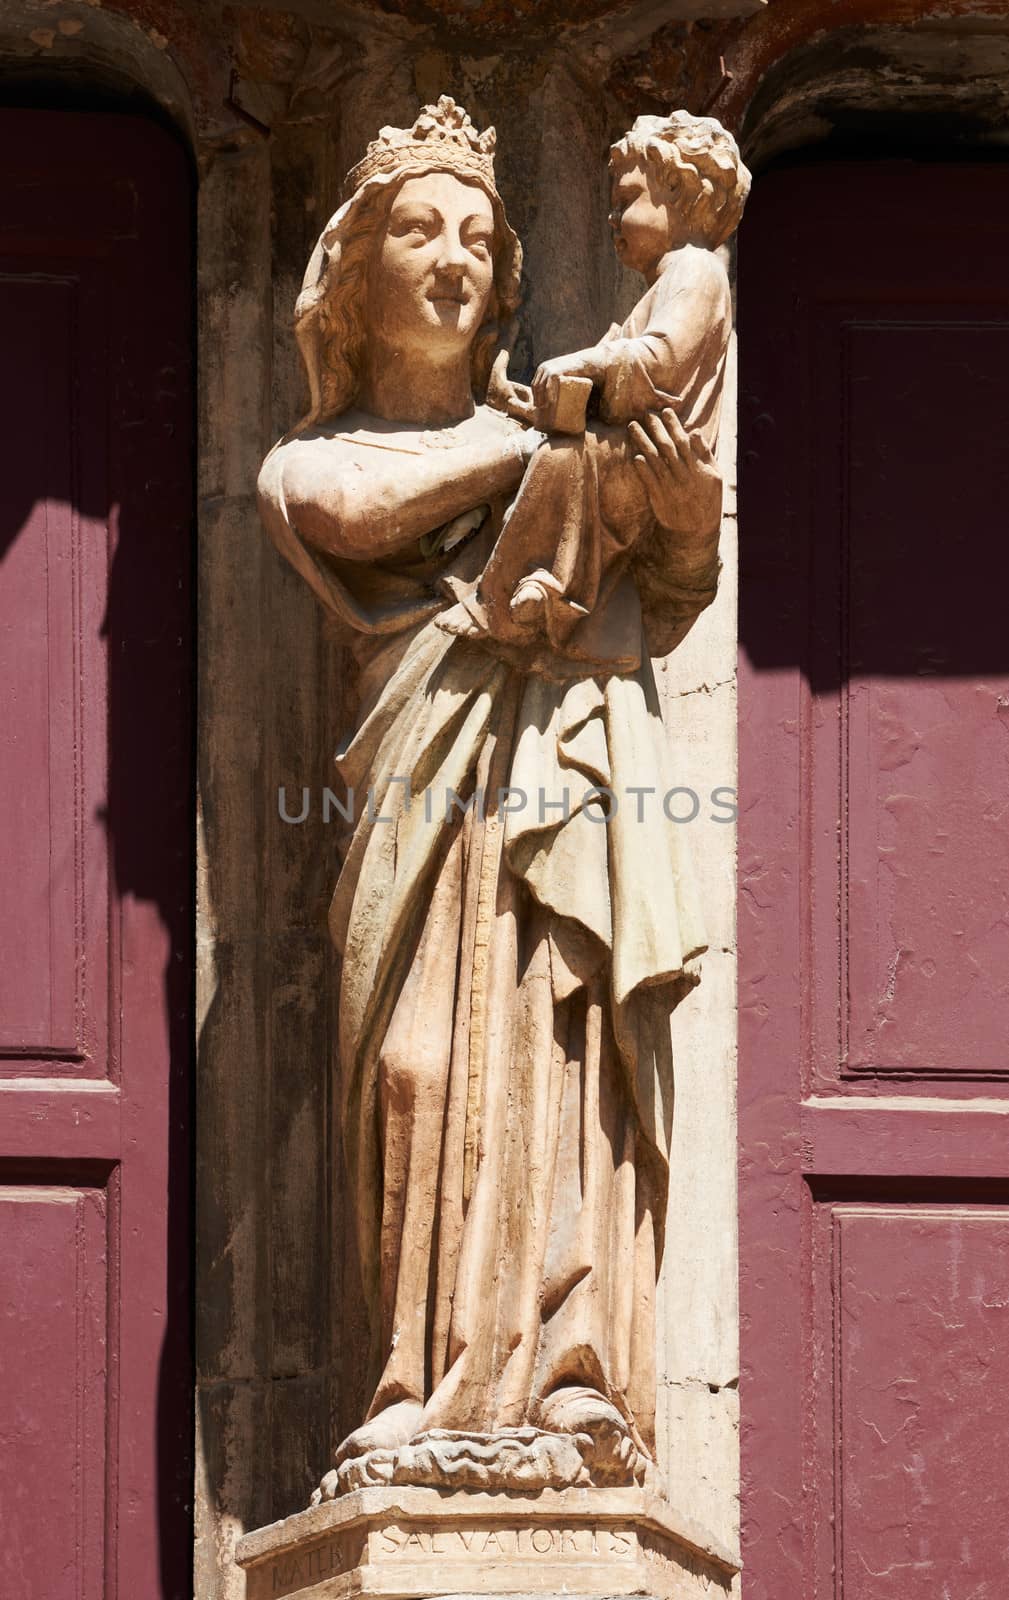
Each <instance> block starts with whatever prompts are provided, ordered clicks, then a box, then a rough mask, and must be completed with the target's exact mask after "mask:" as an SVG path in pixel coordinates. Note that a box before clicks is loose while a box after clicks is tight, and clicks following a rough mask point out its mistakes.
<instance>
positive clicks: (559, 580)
mask: <svg viewBox="0 0 1009 1600" xmlns="http://www.w3.org/2000/svg"><path fill="white" fill-rule="evenodd" d="M610 176H611V186H612V205H613V208H612V211H611V214H610V226H611V228H612V230H613V236H614V244H615V247H616V251H617V255H618V257H619V259H620V261H621V262H622V263H623V265H625V266H628V267H633V268H634V269H635V270H636V271H638V272H640V273H641V274H642V276H643V277H644V278H645V280H646V281H647V283H648V289H647V292H646V293H645V294H644V295H643V296H642V298H641V299H640V300H639V301H638V303H637V304H636V305H635V307H634V309H633V310H632V312H631V314H630V316H629V317H628V318H627V320H626V321H625V322H624V323H623V325H622V326H620V327H617V326H616V325H614V327H613V328H611V330H610V332H609V333H608V334H607V335H606V337H605V338H604V339H603V340H602V342H601V343H599V344H597V345H593V346H592V347H591V348H590V349H587V350H578V351H575V353H574V354H572V355H567V356H559V357H557V358H555V359H554V360H552V361H547V362H544V364H543V365H542V366H541V367H540V368H539V369H538V371H537V373H536V375H535V377H534V379H533V383H532V389H531V392H530V391H529V390H528V389H526V390H523V389H522V388H521V386H517V385H512V384H509V383H507V381H506V380H505V381H502V376H503V375H501V374H496V378H497V382H496V385H495V384H494V383H492V390H491V393H490V394H489V395H488V402H489V403H490V404H491V405H495V404H496V405H498V406H500V407H503V408H504V409H507V410H509V411H511V412H512V413H513V414H515V415H519V416H523V417H524V418H525V419H526V420H530V421H533V422H535V423H536V425H537V426H539V427H541V428H544V429H545V431H547V432H548V434H549V437H548V438H547V440H546V441H545V443H544V444H543V445H541V447H540V448H539V449H538V450H537V451H536V452H535V454H534V455H533V457H532V460H531V462H530V465H529V467H528V468H527V471H526V474H525V477H524V479H523V482H522V486H521V488H520V490H519V493H518V495H517V497H516V499H515V501H514V503H513V505H512V507H511V510H510V511H509V513H508V516H507V518H506V520H505V522H504V524H503V526H502V529H501V532H500V534H499V536H498V539H497V542H496V544H495V547H494V550H493V551H492V553H491V556H490V558H489V560H488V562H487V565H486V567H485V569H484V572H483V574H482V576H481V579H480V582H479V585H478V588H477V591H476V594H475V595H474V596H472V599H471V601H470V604H469V606H468V607H467V609H468V610H469V612H470V616H471V618H472V619H473V620H474V621H475V622H476V624H477V626H478V628H479V630H480V631H486V632H488V633H490V634H492V635H493V636H495V637H496V638H498V639H502V640H507V641H512V642H516V643H518V642H522V641H526V642H528V641H529V640H530V639H531V638H535V637H537V636H539V637H541V638H545V639H546V640H548V641H549V643H550V644H551V645H552V646H553V648H554V649H555V650H558V651H560V652H562V653H567V654H574V655H583V656H584V655H585V654H586V653H588V654H589V655H591V653H592V652H591V650H589V651H588V652H585V651H581V650H579V647H578V641H579V625H580V624H581V625H584V623H585V619H586V618H587V617H589V615H590V614H591V613H592V612H593V611H594V610H596V609H597V608H598V607H600V606H601V605H602V604H603V603H604V601H605V599H606V597H607V595H608V593H609V592H611V591H612V588H613V585H614V583H615V582H616V580H617V579H618V577H619V575H620V574H621V573H622V572H623V570H624V569H625V567H626V566H627V564H628V561H629V559H630V556H631V552H632V551H633V549H634V546H635V545H636V544H637V543H638V541H639V540H641V539H642V537H644V536H646V535H647V534H648V533H649V532H651V533H653V534H654V533H655V530H656V524H655V519H654V516H653V514H652V512H651V509H650V503H649V500H648V497H647V494H646V492H645V487H644V482H643V473H644V472H645V471H647V470H648V467H647V461H646V460H644V459H643V456H644V455H645V454H647V453H648V452H649V450H650V448H651V447H650V441H649V439H648V437H647V435H646V434H645V432H644V430H643V429H642V427H641V424H642V423H644V422H645V421H646V420H647V417H648V414H649V413H650V412H656V411H661V410H663V409H665V408H668V407H671V408H672V409H673V411H674V412H675V414H676V416H677V418H678V419H679V422H680V424H681V425H682V427H683V429H684V430H685V432H686V433H687V434H688V435H690V436H696V435H699V436H700V439H701V441H703V447H704V448H705V450H706V451H709V452H713V451H714V449H715V446H716V443H717V437H718V423H719V415H720V410H721V400H722V385H723V381H724V376H725V361H726V352H727V349H728V342H729V334H730V330H731V317H732V312H731V302H730V295H729V282H728V277H727V274H726V271H725V267H724V265H723V263H722V261H721V259H720V257H719V256H718V255H716V254H715V252H716V250H717V248H718V246H719V245H721V244H723V243H724V242H725V240H726V239H728V237H729V235H730V234H731V233H732V232H733V230H734V229H735V227H736V224H737V223H738V221H739V218H740V216H741V214H742V209H743V204H744V202H745V199H746V195H747V193H748V190H749V186H750V175H749V173H748V172H747V170H746V168H745V167H744V166H743V164H742V162H741V160H740V157H739V151H738V149H737V147H736V143H735V140H734V139H733V138H732V136H731V134H729V133H727V132H726V130H725V129H724V128H723V127H722V126H721V124H720V123H718V122H716V121H715V120H714V119H713V118H710V117H694V116H691V115H690V114H689V113H688V112H686V111H676V112H674V113H673V114H672V115H671V116H669V117H652V116H647V117H639V118H638V119H637V121H636V122H635V124H634V126H633V128H632V129H631V131H630V133H628V134H627V135H626V136H625V137H624V138H623V139H621V140H620V142H619V143H618V144H615V145H614V146H613V148H612V150H611V152H610ZM573 378H574V379H583V380H585V379H587V380H589V381H590V383H591V385H592V386H593V387H594V389H595V391H596V393H597V395H598V411H599V418H600V421H598V422H595V421H593V422H591V423H589V424H588V425H587V426H586V427H585V431H584V433H582V434H581V435H575V434H573V433H572V432H570V431H569V432H568V433H566V434H561V433H557V432H551V431H550V430H551V426H552V422H551V419H552V418H554V417H556V415H557V409H558V403H559V402H560V404H561V408H562V410H563V409H565V408H567V409H568V410H570V402H571V399H572V394H571V390H572V388H577V387H578V386H577V385H572V384H571V383H570V380H571V379H573ZM582 387H583V388H584V389H585V391H586V395H587V393H588V390H589V384H588V383H585V384H583V385H582ZM628 424H632V426H631V427H630V428H628ZM633 425H636V426H633ZM562 426H566V427H567V428H568V429H571V427H572V423H571V422H570V420H569V421H567V422H566V423H563V424H562ZM574 426H575V427H577V423H575V424H574ZM581 632H582V633H583V634H584V633H585V628H584V626H582V629H581Z"/></svg>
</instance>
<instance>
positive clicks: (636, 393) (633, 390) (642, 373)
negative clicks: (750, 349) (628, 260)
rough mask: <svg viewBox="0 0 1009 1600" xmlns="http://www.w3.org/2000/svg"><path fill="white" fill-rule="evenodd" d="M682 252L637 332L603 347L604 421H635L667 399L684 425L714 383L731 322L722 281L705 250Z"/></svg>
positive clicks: (726, 287)
mask: <svg viewBox="0 0 1009 1600" xmlns="http://www.w3.org/2000/svg"><path fill="white" fill-rule="evenodd" d="M686 251H689V254H687V253H686ZM686 251H685V252H684V254H683V256H682V258H681V259H680V260H679V261H677V262H676V264H675V265H674V266H672V267H670V268H669V269H667V271H666V272H664V273H663V274H662V276H661V277H660V278H659V280H658V281H657V283H656V285H655V289H654V290H653V292H652V299H651V304H650V306H649V308H648V320H647V322H646V324H645V326H644V327H643V328H642V330H641V332H640V333H638V334H636V335H633V336H631V337H619V338H616V339H613V340H611V341H610V342H609V343H607V344H606V345H604V346H603V347H602V348H603V350H604V351H605V354H606V368H605V372H604V374H603V376H602V378H601V379H600V380H599V388H600V390H601V411H602V415H603V417H604V418H605V420H606V421H608V422H614V423H616V422H627V421H629V420H630V419H631V418H632V417H635V418H639V419H640V418H641V417H643V416H645V415H647V413H649V412H651V411H655V410H657V409H659V408H661V407H662V406H663V405H668V404H669V403H670V401H672V402H673V403H674V404H676V405H677V406H678V405H679V403H680V402H683V403H684V404H685V406H686V412H687V414H685V415H683V416H682V418H681V420H682V421H683V422H684V423H686V424H687V425H688V426H690V425H691V421H692V419H691V416H690V415H689V413H690V412H691V411H692V410H693V404H692V402H693V399H694V398H695V397H696V396H697V395H698V394H699V393H701V392H702V391H703V390H704V389H705V387H706V386H707V385H708V384H709V383H711V382H712V381H714V380H715V379H716V375H717V374H718V372H719V370H720V367H721V363H722V360H723V357H724V354H725V347H726V344H727V343H728V338H729V332H730V329H731V325H732V310H731V299H730V295H729V282H728V277H727V275H726V272H725V268H724V267H723V265H722V263H721V261H720V260H719V259H718V257H717V256H715V255H714V254H713V253H712V252H711V251H709V250H702V249H700V248H698V247H692V246H687V247H686ZM632 315H633V314H632Z"/></svg>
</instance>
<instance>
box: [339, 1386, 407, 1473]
mask: <svg viewBox="0 0 1009 1600" xmlns="http://www.w3.org/2000/svg"><path fill="white" fill-rule="evenodd" d="M423 1413H424V1407H423V1406H422V1405H421V1404H420V1403H419V1402H418V1401H416V1400H399V1401H397V1402H396V1404H395V1405H392V1406H386V1408H385V1410H384V1411H380V1412H379V1413H378V1416H377V1417H372V1418H371V1420H370V1421H369V1422H365V1423H363V1424H362V1425H361V1427H360V1428H355V1429H354V1432H353V1433H348V1435H347V1437H346V1439H344V1441H343V1443H342V1445H341V1446H340V1448H339V1450H338V1451H337V1452H336V1457H335V1459H334V1462H333V1465H334V1466H336V1467H339V1466H342V1465H343V1463H344V1462H345V1461H351V1460H353V1459H355V1458H356V1457H357V1456H367V1455H370V1454H371V1452H372V1451H373V1450H398V1449H399V1447H400V1445H401V1444H406V1442H407V1440H408V1439H412V1438H413V1436H414V1434H415V1433H416V1432H417V1428H418V1426H419V1424H420V1419H421V1417H422V1415H423Z"/></svg>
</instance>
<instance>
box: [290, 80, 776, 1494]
mask: <svg viewBox="0 0 1009 1600" xmlns="http://www.w3.org/2000/svg"><path fill="white" fill-rule="evenodd" d="M493 153H494V133H493V130H488V131H487V132H485V133H482V134H478V133H477V131H476V130H475V129H474V127H473V125H472V124H471V122H470V119H469V118H468V116H467V115H466V114H465V113H464V112H463V111H462V110H461V108H459V107H457V106H456V105H455V104H454V103H453V101H451V100H450V99H448V98H444V97H443V98H442V99H441V100H440V101H439V102H438V104H437V106H428V107H426V108H425V109H424V110H423V112H422V113H421V115H420V116H419V118H418V120H417V121H416V123H415V124H414V126H413V127H412V128H410V129H396V128H385V129H383V130H382V132H381V133H380V135H379V137H378V138H377V140H375V141H374V142H373V143H372V144H371V145H370V146H369V147H368V150H367V154H366V155H365V157H364V159H363V160H362V161H361V163H360V164H359V165H358V166H357V167H356V168H355V169H354V170H353V171H352V172H351V173H350V175H349V178H348V180H347V186H346V199H345V201H344V203H343V205H342V206H341V207H340V209H339V210H338V211H337V212H336V214H335V216H334V217H333V218H332V220H331V221H330V223H329V224H328V226H327V227H326V229H325V231H324V232H323V234H322V237H321V238H320V240H319V242H318V245H317V247H316V250H315V252H314V254H313V256H312V258H311V261H310V263H309V266H308V270H307V273H306V276H305V282H304V288H303V291H302V294H301V296H300V298H299V300H298V305H297V310H296V331H297V337H298V342H299V345H300V349H301V353H302V356H303V358H304V363H305V368H306V371H307V375H308V381H309V387H310V395H311V404H310V409H309V411H308V414H307V416H306V417H305V418H304V419H303V420H302V421H301V422H300V423H299V424H298V426H297V427H296V428H294V430H293V431H292V432H291V433H290V434H288V435H287V436H286V437H285V438H284V439H282V440H281V441H280V442H279V443H278V444H277V446H276V447H275V448H274V450H273V451H272V452H271V454H270V455H269V457H268V458H267V461H266V463H265V464H264V466H263V469H262V474H261V477H260V483H259V490H260V503H261V508H262V515H263V519H264V521H265V524H266V527H267V529H268V531H269V533H270V536H271V537H272V539H273V540H274V542H275V544H276V545H277V547H278V548H279V550H280V551H281V552H282V553H283V555H284V556H285V557H286V558H287V559H288V560H289V561H290V562H291V563H292V565H293V566H294V567H295V568H296V569H297V571H298V572H299V573H300V574H301V575H302V577H303V578H304V579H305V580H306V582H307V583H308V584H309V585H310V586H311V588H312V589H313V590H314V592H315V594H316V596H317V597H318V599H319V600H320V601H321V602H322V604H323V605H324V606H325V608H326V610H327V612H328V613H329V615H330V616H331V618H333V619H334V620H335V623H336V624H337V626H338V630H339V633H340V636H341V637H342V639H343V640H344V641H345V642H346V644H347V645H348V646H349V647H350V649H351V650H352V651H353V653H354V656H355V657H356V659H357V663H358V667H359V678H358V695H359V706H358V712H357V718H356V723H355V726H354V728H353V730H352V732H351V733H350V734H349V736H348V737H347V739H346V741H345V743H344V744H343V745H342V747H341V751H340V754H339V768H340V771H341V774H342V776H343V778H344V779H345V781H346V784H347V786H348V789H349V790H351V791H353V793H354V795H355V797H356V805H357V815H356V819H355V823H354V827H353V833H352V836H351V838H350V842H349V846H348V850H347V854H346V857H345V860H344V863H343V866H342V870H341V871H340V874H339V880H338V882H337V884H336V889H335V893H334V896H333V902H332V910H331V927H332V933H333V938H334V940H335V943H336V945H337V947H338V949H339V951H340V953H341V956H342V970H341V982H340V1006H339V1019H340V1020H339V1053H340V1066H341V1082H342V1121H343V1135H344V1145H345V1160H346V1164H347V1170H348V1176H349V1190H350V1194H351V1196H352V1202H353V1210H354V1217H355V1222H356V1227H357V1232H358V1245H359V1253H360V1259H361V1264H362V1273H363V1279H364V1290H365V1295H366V1300H367V1309H368V1314H369V1320H370V1326H371V1337H372V1363H373V1364H372V1369H371V1376H370V1379H369V1394H370V1404H369V1407H368V1410H367V1414H366V1416H365V1417H364V1419H363V1421H362V1423H361V1425H360V1426H359V1427H358V1428H356V1429H355V1431H354V1432H352V1433H351V1434H350V1436H349V1437H348V1438H347V1439H345V1440H344V1441H343V1443H342V1444H341V1445H340V1447H339V1450H338V1451H337V1453H336V1456H335V1461H334V1463H333V1464H332V1465H331V1470H329V1471H328V1472H327V1474H326V1477H325V1478H324V1480H323V1484H322V1488H321V1490H320V1491H317V1496H316V1498H317V1499H319V1498H320V1497H321V1499H322V1500H323V1502H325V1501H326V1500H329V1499H333V1498H337V1497H339V1496H341V1495H343V1494H345V1493H347V1492H349V1491H353V1490H355V1489H360V1488H362V1487H366V1486H368V1485H372V1484H414V1485H418V1484H419V1485H430V1486H436V1487H438V1486H440V1487H443V1488H445V1487H448V1488H452V1487H455V1488H481V1487H482V1488H488V1487H489V1488H492V1489H495V1488H502V1489H517V1488H521V1489H523V1490H524V1491H526V1492H534V1491H536V1490H539V1489H542V1488H546V1487H552V1488H563V1487H565V1486H568V1485H574V1484H588V1485H621V1484H624V1485H631V1484H635V1483H637V1484H640V1483H642V1482H643V1481H644V1480H645V1479H646V1478H647V1476H648V1475H649V1474H650V1473H652V1472H653V1471H654V1470H655V1395H656V1371H655V1365H656V1361H655V1348H656V1332H655V1290H656V1280H657V1274H658V1270H659V1263H660V1258H661V1254H662V1241H663V1228H664V1220H665V1211H666V1197H667V1181H668V1159H669V1158H668V1152H669V1137H670V1127H671V1116H672V1100H673V1062H672V1056H671V1046H670V1027H669V1018H670V1013H671V1011H672V1009H673V1008H674V1007H675V1006H676V1005H677V1004H678V1003H679V1002H680V1001H681V999H682V998H683V997H684V996H685V995H686V994H687V993H688V992H689V990H690V989H691V987H692V985H693V984H694V983H695V982H696V981H697V975H696V966H697V959H698V957H699V955H700V954H701V952H702V951H703V949H704V933H703V927H702V916H701V907H700V906H699V905H698V903H697V898H696V895H695V893H694V891H693V889H692V887H691V878H690V870H689V863H688V861H687V859H686V856H685V845H684V841H683V838H682V830H679V829H677V828H676V827H674V826H671V825H670V824H669V822H668V821H667V820H666V818H665V817H664V816H663V814H662V810H661V807H656V808H655V814H654V815H652V814H647V815H644V816H642V817H639V814H638V810H637V808H636V807H635V805H634V804H633V802H632V801H631V799H630V796H629V792H628V791H629V789H630V788H631V787H632V786H636V787H638V788H646V789H651V790H652V791H653V792H654V793H656V794H658V795H660V796H661V795H662V794H664V793H665V792H666V791H667V790H668V789H669V787H670V786H671V784H672V781H673V780H672V775H671V773H670V772H669V771H668V770H667V763H668V762H669V758H670V756H669V751H668V750H667V738H666V735H665V733H664V730H663V724H662V720H661V717H660V713H659V705H658V700H657V696H656V689H655V683H654V680H653V676H652V668H651V663H650V657H651V656H657V655H665V654H666V653H667V652H669V651H671V650H674V649H675V648H676V646H677V644H678V643H679V641H680V640H681V639H682V638H683V637H684V635H685V634H686V632H687V631H688V629H689V628H690V627H691V625H692V624H693V622H694V620H695V619H696V617H697V616H698V615H699V613H700V612H701V611H703V609H704V608H705V607H706V606H707V605H709V604H710V603H711V601H712V599H713V598H714V595H715V591H716V584H717V577H718V553H717V545H718V529H719V519H720V511H721V480H720V478H719V475H718V472H717V469H716V467H715V465H714V461H713V453H714V449H715V445H716V439H717V431H718V419H719V408H720V400H721V389H722V382H723V376H724V369H725V359H726V350H727V345H728V338H729V330H730V309H729V291H728V282H727V278H726V273H725V268H724V266H723V264H722V261H721V259H720V257H719V256H718V255H717V254H716V253H715V252H716V248H717V246H718V245H719V244H721V243H722V242H723V241H724V240H725V239H726V238H727V237H728V236H729V235H730V234H731V232H732V230H733V229H734V227H735V225H736V223H737V222H738V220H739V216H740V214H741V211H742V206H743V202H744V200H745V196H746V192H747V188H748V184H749V178H748V174H747V173H746V170H745V168H744V167H743V166H742V165H741V163H740V160H739V154H738V151H737V149H736V147H735V144H734V142H733V140H732V139H731V137H730V136H729V135H728V134H727V133H726V132H725V131H724V129H722V128H721V127H720V125H719V124H718V123H717V122H715V121H713V120H711V119H707V118H699V117H693V116H690V115H688V114H687V113H685V112H678V113H674V114H673V115H672V116H671V117H668V118H658V117H641V118H639V119H638V121H637V122H636V123H635V125H634V128H633V129H632V130H631V132H630V133H629V134H628V135H627V136H626V138H624V139H623V140H621V141H620V143H619V144H617V145H616V146H615V147H614V149H613V151H612V152H611V157H610V168H611V181H612V189H613V198H614V209H613V213H612V216H611V219H610V220H611V226H612V228H613V233H614V238H615V243H616V248H617V251H618V254H619V255H620V257H621V259H622V260H623V261H624V262H625V264H627V265H628V266H631V267H635V268H637V269H638V270H639V271H641V272H642V273H643V275H644V276H645V279H646V283H647V285H648V287H647V290H646V293H645V294H644V296H643V298H642V300H641V301H640V302H639V303H638V305H637V306H635V308H634V310H633V312H632V313H631V315H630V317H629V318H628V320H627V322H626V323H625V324H624V325H623V326H622V327H619V328H617V327H614V328H613V329H611V330H610V332H609V333H608V334H607V335H606V336H605V337H604V338H603V339H602V340H601V341H600V343H599V344H598V345H595V346H592V347H591V348H589V349H586V350H581V351H578V352H576V353H575V354H574V355H572V356H570V357H559V358H556V359H554V360H551V361H549V362H547V363H545V364H544V365H543V366H542V367H540V368H539V370H538V371H537V373H536V374H535V376H534V378H533V381H532V384H531V386H530V387H529V388H525V387H523V386H522V385H520V384H516V383H513V382H511V381H510V380H509V378H508V376H507V373H506V371H505V367H506V363H507V351H508V349H509V346H510V341H511V338H512V335H513V326H514V320H515V316H516V312H517V310H518V307H519V293H520V274H521V262H522V254H521V247H520V245H519V242H518V240H517V238H516V237H515V234H514V233H513V232H512V230H511V228H510V227H509V225H508V221H507V219H506V216H505V211H504V206H503V204H502V201H501V198H500V196H499V194H498V192H497V189H496V187H495V180H494V166H493ZM589 391H591V399H590V405H589V416H588V420H586V415H585V405H584V402H585V399H586V397H587V396H588V395H589ZM572 397H573V398H574V402H575V404H574V416H575V420H574V421H572V420H571V417H572V405H571V401H572ZM562 429H564V430H566V431H561V430H562ZM369 791H371V802H370V803H369V804H366V803H365V797H366V796H367V795H368V793H369Z"/></svg>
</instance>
